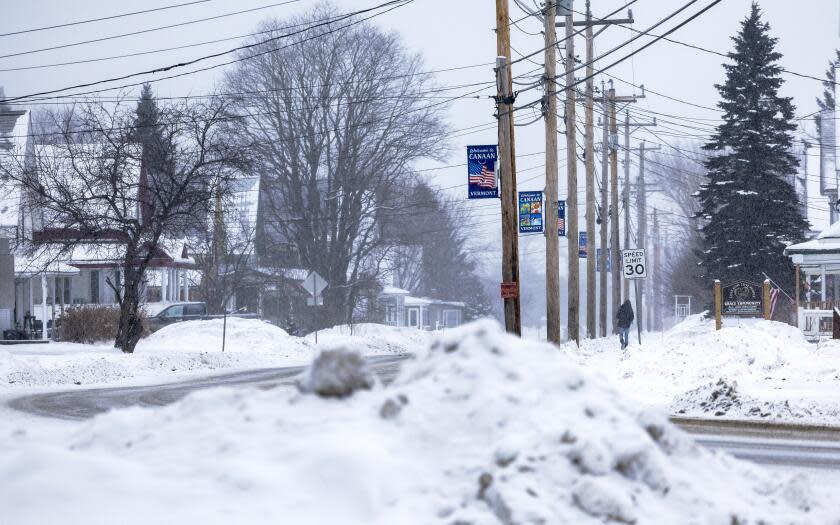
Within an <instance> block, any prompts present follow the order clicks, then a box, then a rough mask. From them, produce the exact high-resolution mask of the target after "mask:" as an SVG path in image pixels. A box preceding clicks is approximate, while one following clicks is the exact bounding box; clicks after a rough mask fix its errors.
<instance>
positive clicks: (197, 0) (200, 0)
mask: <svg viewBox="0 0 840 525" xmlns="http://www.w3.org/2000/svg"><path fill="white" fill-rule="evenodd" d="M212 1H213V0H194V1H193V2H184V3H182V4H173V5H166V6H162V7H155V8H153V9H144V10H142V11H132V12H130V13H122V14H119V15H111V16H103V17H100V18H88V19H87V20H77V21H75V22H67V23H64V24H56V25H52V26H44V27H35V28H32V29H21V30H19V31H13V32H11V33H0V37H4V36H13V35H22V34H24V33H35V32H37V31H46V30H48V29H58V28H60V27H70V26H78V25H82V24H90V23H91V22H102V21H104V20H114V19H116V18H123V17H127V16H134V15H141V14H144V13H153V12H156V11H165V10H167V9H175V8H177V7H186V6H188V5H194V4H204V3H207V2H212Z"/></svg>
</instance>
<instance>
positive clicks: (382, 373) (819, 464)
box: [8, 355, 840, 470]
mask: <svg viewBox="0 0 840 525" xmlns="http://www.w3.org/2000/svg"><path fill="white" fill-rule="evenodd" d="M408 357H409V356H406V355H403V356H373V357H369V358H367V361H368V362H369V363H370V365H371V368H372V369H373V370H374V371H375V372H376V374H377V375H378V376H379V378H380V380H382V381H383V382H385V383H388V382H390V381H391V380H392V379H393V378H394V377H395V376H396V375H397V373H398V372H399V369H400V365H401V364H402V361H404V360H405V359H406V358H408ZM305 368H306V367H302V366H288V367H275V368H268V369H255V370H244V371H238V372H233V373H226V374H218V375H213V376H208V377H202V378H196V379H190V380H187V381H181V382H176V383H167V384H159V385H142V386H127V387H114V388H94V389H80V390H66V391H61V392H47V393H39V394H32V395H27V396H21V397H17V398H14V399H12V400H11V401H9V402H8V406H9V407H11V408H14V409H16V410H19V411H21V412H26V413H28V414H33V415H37V416H45V417H52V418H58V419H68V420H83V419H89V418H91V417H93V416H95V415H97V414H101V413H103V412H106V411H108V410H110V409H118V408H125V407H129V406H164V405H168V404H171V403H174V402H175V401H177V400H179V399H182V398H183V397H184V396H186V395H187V394H189V393H191V392H195V391H197V390H203V389H207V388H213V387H221V386H252V387H253V386H257V387H260V388H272V387H277V386H288V385H292V384H294V382H295V381H296V380H297V378H298V376H299V374H300V373H301V372H303V371H304V370H305ZM672 421H673V422H674V423H676V424H677V425H678V426H680V427H681V428H682V429H683V430H686V431H688V432H689V433H691V434H694V435H695V439H696V441H697V443H699V444H700V445H702V446H704V447H706V448H709V449H715V450H723V451H726V452H728V453H729V454H732V455H733V456H735V457H738V458H740V459H744V460H747V461H751V462H754V463H760V464H765V465H777V466H796V467H809V468H823V469H832V470H840V445H838V444H837V443H838V441H840V429H832V428H823V427H816V426H803V425H799V426H794V425H778V424H771V423H769V422H768V423H766V424H762V423H761V422H749V421H731V420H728V421H721V420H714V419H706V420H703V419H684V418H674V419H673V420H672Z"/></svg>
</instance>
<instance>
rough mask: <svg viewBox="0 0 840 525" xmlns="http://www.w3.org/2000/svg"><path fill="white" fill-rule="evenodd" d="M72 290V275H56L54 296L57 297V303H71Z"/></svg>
mask: <svg viewBox="0 0 840 525" xmlns="http://www.w3.org/2000/svg"><path fill="white" fill-rule="evenodd" d="M70 292H72V289H71V281H70V277H56V278H55V290H53V297H55V298H56V300H55V304H61V303H64V304H71V303H70Z"/></svg>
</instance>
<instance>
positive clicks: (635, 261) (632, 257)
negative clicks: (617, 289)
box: [621, 248, 647, 279]
mask: <svg viewBox="0 0 840 525" xmlns="http://www.w3.org/2000/svg"><path fill="white" fill-rule="evenodd" d="M621 269H622V273H623V274H624V278H625V279H644V278H646V277H647V258H646V257H645V250H644V248H634V249H630V250H621Z"/></svg>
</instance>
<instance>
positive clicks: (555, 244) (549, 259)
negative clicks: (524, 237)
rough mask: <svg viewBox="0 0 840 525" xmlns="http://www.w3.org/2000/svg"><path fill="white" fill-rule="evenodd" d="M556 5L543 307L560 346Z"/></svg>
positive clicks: (548, 27) (548, 15) (547, 108)
mask: <svg viewBox="0 0 840 525" xmlns="http://www.w3.org/2000/svg"><path fill="white" fill-rule="evenodd" d="M556 13H557V4H556V2H554V1H552V0H549V1H548V2H547V3H546V8H545V13H544V18H545V104H543V108H544V112H545V113H544V116H545V200H546V202H545V211H546V216H545V234H546V237H545V307H546V323H547V327H546V332H547V337H548V341H549V342H551V343H556V344H559V343H560V247H559V243H560V240H559V239H558V236H557V80H556V75H557V71H556V66H557V56H556V51H555V50H556V46H555V42H556V41H557V36H556V29H555V26H554V23H555V17H556Z"/></svg>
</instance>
